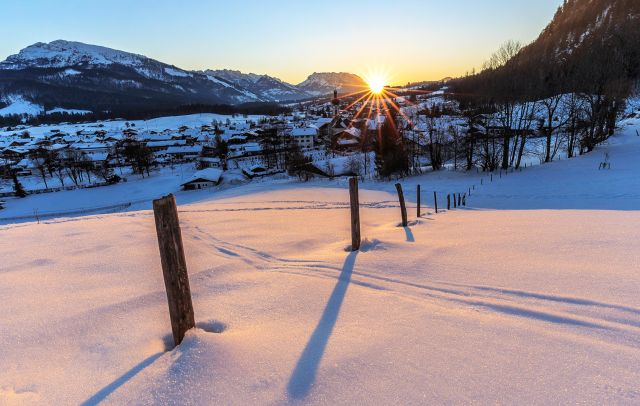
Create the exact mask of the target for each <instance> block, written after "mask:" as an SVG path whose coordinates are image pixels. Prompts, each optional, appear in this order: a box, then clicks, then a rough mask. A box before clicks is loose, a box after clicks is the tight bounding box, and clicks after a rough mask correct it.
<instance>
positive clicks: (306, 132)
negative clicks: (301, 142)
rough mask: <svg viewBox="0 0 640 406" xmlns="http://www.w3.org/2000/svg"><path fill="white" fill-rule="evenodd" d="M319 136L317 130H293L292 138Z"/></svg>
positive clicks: (308, 128)
mask: <svg viewBox="0 0 640 406" xmlns="http://www.w3.org/2000/svg"><path fill="white" fill-rule="evenodd" d="M316 134H317V130H316V129H315V128H310V127H307V128H294V129H293V130H291V136H292V137H308V136H310V135H311V136H312V135H316Z"/></svg>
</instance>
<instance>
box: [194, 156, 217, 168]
mask: <svg viewBox="0 0 640 406" xmlns="http://www.w3.org/2000/svg"><path fill="white" fill-rule="evenodd" d="M198 167H199V168H203V169H205V168H222V160H221V159H220V158H218V157H209V156H201V157H200V158H198Z"/></svg>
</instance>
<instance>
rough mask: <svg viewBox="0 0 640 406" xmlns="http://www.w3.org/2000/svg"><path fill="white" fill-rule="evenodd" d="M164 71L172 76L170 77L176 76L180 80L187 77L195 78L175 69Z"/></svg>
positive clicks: (165, 69)
mask: <svg viewBox="0 0 640 406" xmlns="http://www.w3.org/2000/svg"><path fill="white" fill-rule="evenodd" d="M164 71H165V73H166V74H168V75H170V76H176V77H180V78H186V77H191V76H193V75H192V74H190V73H188V72H185V71H182V70H178V69H174V68H164Z"/></svg>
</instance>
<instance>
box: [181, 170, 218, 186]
mask: <svg viewBox="0 0 640 406" xmlns="http://www.w3.org/2000/svg"><path fill="white" fill-rule="evenodd" d="M222 172H223V171H222V169H218V168H206V169H202V170H199V171H198V172H196V173H194V174H193V176H192V177H191V179H190V180H188V181H187V182H185V183H189V182H192V181H194V180H198V179H204V180H208V181H210V182H213V183H217V182H218V181H219V180H220V178H221V177H222ZM185 183H183V185H184V184H185Z"/></svg>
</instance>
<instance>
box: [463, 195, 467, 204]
mask: <svg viewBox="0 0 640 406" xmlns="http://www.w3.org/2000/svg"><path fill="white" fill-rule="evenodd" d="M462 205H463V206H464V207H467V194H466V193H465V194H464V195H462Z"/></svg>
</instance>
